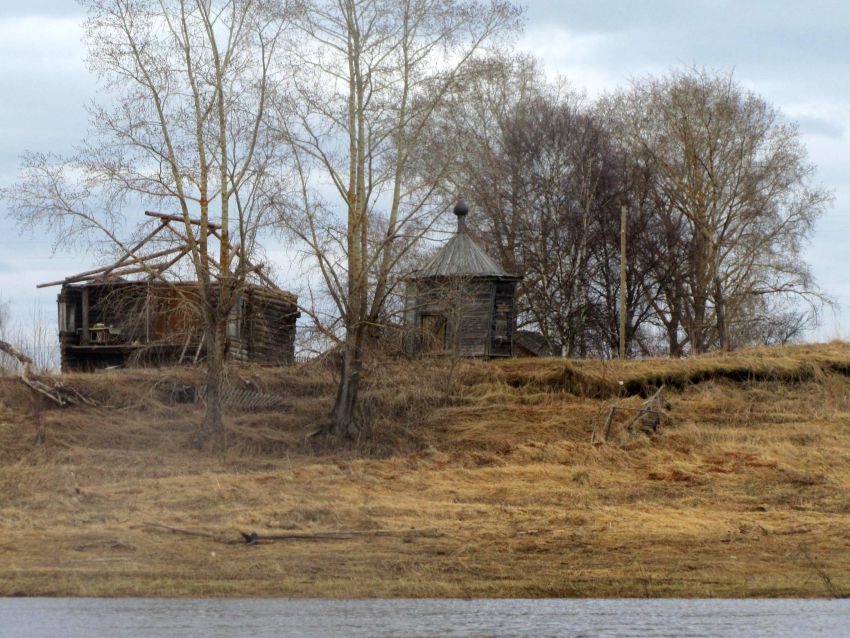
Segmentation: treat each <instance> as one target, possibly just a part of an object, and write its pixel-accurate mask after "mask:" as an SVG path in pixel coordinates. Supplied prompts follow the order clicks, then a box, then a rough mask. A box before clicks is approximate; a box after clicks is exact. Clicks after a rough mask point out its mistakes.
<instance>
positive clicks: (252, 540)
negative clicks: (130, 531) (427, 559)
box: [140, 521, 442, 545]
mask: <svg viewBox="0 0 850 638" xmlns="http://www.w3.org/2000/svg"><path fill="white" fill-rule="evenodd" d="M140 526H141V527H154V528H156V529H161V530H165V531H167V532H170V533H172V534H182V535H184V536H199V537H201V538H210V539H212V540H215V541H219V542H222V543H229V544H233V543H241V542H242V541H239V540H235V539H232V538H227V537H226V536H224V535H222V534H216V533H214V532H208V531H205V530H197V529H186V528H182V527H173V526H171V525H164V524H163V523H156V522H154V521H145V522H143V523H142V524H141V525H140ZM239 533H240V534H241V535H242V538H243V539H244V542H245V543H246V544H248V545H257V544H258V543H274V542H277V541H341V540H350V539H352V538H377V537H379V536H397V537H401V538H404V539H408V538H414V537H419V538H423V537H427V538H436V537H438V536H441V535H442V534H440V533H439V532H438V531H436V530H427V529H425V530H417V529H410V530H376V531H361V530H346V531H339V532H287V533H285V534H262V535H261V534H258V533H257V532H239Z"/></svg>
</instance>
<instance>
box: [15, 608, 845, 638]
mask: <svg viewBox="0 0 850 638" xmlns="http://www.w3.org/2000/svg"><path fill="white" fill-rule="evenodd" d="M19 636H20V637H23V636H26V637H30V636H50V637H54V636H55V637H62V638H83V637H85V638H90V637H96V636H108V637H123V636H128V637H129V636H133V637H134V638H135V637H137V636H146V637H155V638H160V637H161V638H165V637H168V638H171V637H174V636H178V637H180V638H188V637H191V636H204V637H205V638H206V637H217V636H221V637H226V638H242V637H246V638H247V637H251V638H254V637H261V638H262V637H266V636H321V637H332V636H346V637H352V638H359V637H361V636H362V637H369V638H372V637H376V638H378V637H386V638H389V637H397V636H398V637H409V636H440V637H443V636H447V637H448V636H481V637H485V636H487V637H489V636H500V637H501V636H505V637H512V636H535V637H545V636H558V637H560V636H574V637H578V636H588V637H589V636H594V637H595V636H599V637H610V638H625V637H627V636H665V637H666V636H670V637H677V638H678V637H687V636H718V637H720V636H723V637H727V636H738V637H744V636H746V637H749V638H754V637H760V636H789V637H796V636H799V637H809V636H850V601H845V600H840V601H834V600H790V599H784V600H296V599H212V600H210V599H205V600H192V599H185V598H183V599H180V598H176V599H174V598H172V599H150V598H111V599H110V598H106V599H104V598H100V599H95V598H7V599H0V637H2V638H18V637H19Z"/></svg>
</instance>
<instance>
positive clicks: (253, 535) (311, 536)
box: [240, 530, 440, 545]
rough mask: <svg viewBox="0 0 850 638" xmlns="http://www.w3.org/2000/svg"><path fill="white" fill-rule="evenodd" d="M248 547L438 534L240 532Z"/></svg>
mask: <svg viewBox="0 0 850 638" xmlns="http://www.w3.org/2000/svg"><path fill="white" fill-rule="evenodd" d="M240 534H242V538H244V539H245V542H246V543H247V544H248V545H256V544H257V543H273V542H275V541H341V540H349V539H352V538H375V537H378V536H403V537H414V536H418V537H423V536H424V537H431V538H433V537H436V536H439V535H440V534H439V533H438V532H436V531H433V530H399V531H390V530H382V531H369V532H366V531H347V532H289V533H286V534H263V535H262V536H261V535H259V534H257V532H250V533H247V534H246V533H245V532H240Z"/></svg>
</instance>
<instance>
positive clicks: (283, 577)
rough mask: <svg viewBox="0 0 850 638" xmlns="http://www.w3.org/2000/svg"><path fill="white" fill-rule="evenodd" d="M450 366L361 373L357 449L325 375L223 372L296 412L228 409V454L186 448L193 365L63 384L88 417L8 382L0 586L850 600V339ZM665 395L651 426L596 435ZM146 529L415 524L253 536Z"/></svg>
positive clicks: (2, 414)
mask: <svg viewBox="0 0 850 638" xmlns="http://www.w3.org/2000/svg"><path fill="white" fill-rule="evenodd" d="M449 368H450V365H449V363H448V362H439V361H432V362H416V363H409V362H391V363H384V364H381V365H376V366H375V367H374V368H373V369H371V370H369V371H368V374H367V376H366V389H365V392H364V401H363V412H362V417H363V419H364V420H365V421H366V422H368V423H369V424H370V425H371V428H372V436H370V437H369V438H368V439H365V440H363V441H360V442H359V443H357V444H355V445H352V446H346V447H344V448H342V447H339V446H333V445H332V444H331V443H330V442H327V441H321V440H319V439H317V438H315V437H314V438H309V437H308V436H307V435H308V434H309V433H310V432H312V431H313V430H314V429H315V428H316V426H317V425H318V424H319V423H320V422H321V420H322V419H323V418H324V415H325V414H326V413H327V410H328V406H329V404H330V400H331V398H332V392H333V387H334V378H333V374H332V373H331V372H330V371H329V370H328V369H327V368H325V367H322V366H319V365H315V364H314V365H307V366H300V367H297V368H289V369H261V368H256V369H250V368H249V369H244V368H243V369H239V370H233V371H231V373H230V374H231V375H232V378H233V379H235V380H237V381H239V380H244V379H250V380H251V382H252V383H254V384H255V385H256V386H258V387H260V388H262V389H264V390H265V391H267V392H269V393H277V394H280V395H282V396H285V397H286V398H287V400H288V402H289V403H290V406H291V407H290V408H289V409H288V410H285V411H278V412H259V413H244V412H233V413H231V414H229V415H228V427H229V435H228V438H229V445H230V451H229V453H228V456H227V458H226V459H224V460H222V459H217V458H211V457H209V456H208V455H206V454H201V453H197V452H195V451H193V450H192V449H191V448H190V447H188V446H187V441H188V439H189V438H190V435H191V432H192V429H193V428H194V426H195V424H196V423H197V422H198V419H199V415H200V412H199V408H198V407H197V406H195V405H193V404H182V403H176V402H174V394H173V392H172V390H173V388H175V387H180V386H181V385H188V384H193V383H197V382H198V380H199V378H198V377H197V376H196V373H195V372H193V371H191V370H163V371H125V372H117V371H116V372H112V373H108V374H99V375H75V376H70V377H68V378H67V382H68V383H69V384H71V385H73V386H74V387H75V388H77V389H78V390H80V391H83V392H85V393H86V394H88V395H89V396H92V397H94V398H97V399H98V401H99V402H100V404H101V407H98V408H95V409H80V408H73V409H65V410H59V409H53V408H52V407H50V406H44V405H41V404H39V403H38V402H34V401H33V399H32V397H31V396H30V395H29V392H28V391H27V390H26V389H24V388H23V387H22V386H21V385H20V384H18V383H17V382H16V381H15V380H14V379H0V594H5V595H12V594H22V595H187V596H189V595H192V596H197V595H205V596H212V595H240V596H246V595H260V596H264V595H288V596H826V595H831V594H835V593H841V594H844V593H850V552H849V551H848V548H849V547H850V539H848V536H847V532H846V530H847V529H848V524H849V523H850V491H848V488H849V487H850V377H848V373H850V346H848V345H846V344H843V343H832V344H827V345H821V346H799V347H789V348H774V349H762V350H753V351H747V352H743V353H737V354H734V355H729V356H706V357H698V358H694V359H689V360H683V361H667V360H651V361H633V362H627V363H619V362H599V361H573V362H569V363H566V362H564V361H562V360H559V359H550V360H513V361H505V362H500V363H487V362H467V363H463V364H461V365H460V367H459V369H458V370H456V372H455V375H454V377H453V379H451V380H450V379H449ZM620 381H622V382H623V384H622V386H621V385H620V383H619V382H620ZM662 382H663V383H665V384H667V385H668V387H670V388H671V392H670V393H669V395H668V398H669V400H670V403H671V411H670V419H669V422H668V423H667V424H666V426H665V427H664V428H663V429H662V431H661V432H660V434H659V435H658V436H656V437H654V438H652V439H649V438H647V437H645V436H643V435H639V436H628V437H625V436H624V437H622V438H620V439H617V440H615V441H614V442H613V443H609V444H604V445H598V446H592V445H591V444H590V432H591V429H592V427H593V425H594V423H596V422H598V420H599V419H601V418H604V414H605V412H606V410H607V407H608V406H610V405H611V404H612V402H614V401H616V400H619V401H621V402H622V403H623V404H626V405H633V406H637V405H639V404H640V402H641V400H642V399H641V395H645V394H646V393H647V392H649V390H650V388H651V387H654V386H655V385H657V384H659V383H662ZM618 396H619V399H618ZM145 521H158V522H161V523H166V524H169V525H174V526H177V527H185V528H193V529H204V530H209V531H213V532H216V533H217V534H219V535H220V536H221V537H222V538H225V539H236V538H237V537H238V532H239V531H251V530H254V531H257V532H259V533H261V534H262V533H281V532H283V531H288V530H297V531H332V530H363V531H368V530H374V531H386V530H396V531H402V530H410V529H417V530H428V532H429V534H428V535H425V536H410V535H405V534H400V535H396V536H375V537H363V538H356V539H347V540H336V541H321V542H306V541H292V542H281V543H275V544H267V545H257V546H247V545H240V544H231V543H222V542H219V541H216V540H213V539H206V538H197V537H188V536H179V535H172V534H168V533H166V532H163V531H162V530H157V529H154V528H151V527H146V526H144V525H143V523H144V522H145Z"/></svg>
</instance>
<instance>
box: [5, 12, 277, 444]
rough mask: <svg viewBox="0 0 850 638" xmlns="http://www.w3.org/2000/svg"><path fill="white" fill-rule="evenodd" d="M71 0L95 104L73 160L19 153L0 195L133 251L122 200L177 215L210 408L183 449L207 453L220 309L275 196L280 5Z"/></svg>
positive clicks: (17, 210) (218, 369)
mask: <svg viewBox="0 0 850 638" xmlns="http://www.w3.org/2000/svg"><path fill="white" fill-rule="evenodd" d="M82 4H83V5H84V6H85V8H86V9H87V11H88V19H87V21H86V23H85V28H86V42H87V45H88V51H89V58H88V61H89V64H90V67H91V69H92V70H93V71H94V72H96V73H97V75H98V76H99V78H100V79H101V81H102V84H103V88H104V90H105V91H106V92H107V94H108V95H109V97H108V99H107V100H105V103H104V105H103V106H93V107H92V109H91V114H92V118H91V121H92V124H91V126H92V130H91V133H90V135H89V137H88V138H87V139H86V140H85V142H84V143H83V145H82V147H81V148H80V150H79V152H78V153H77V155H76V156H75V157H72V158H56V157H49V156H43V155H34V154H30V155H28V156H27V157H26V158H25V160H24V165H23V168H22V172H21V177H20V180H19V182H18V184H16V185H15V186H14V187H12V188H10V189H8V190H6V191H5V192H4V193H3V195H4V196H5V198H6V199H7V200H8V201H9V202H10V204H11V208H12V209H13V211H14V214H15V215H16V216H17V218H18V219H19V221H21V222H22V223H24V224H29V225H40V226H43V227H46V228H48V229H50V230H51V231H52V232H54V233H55V234H56V236H57V241H61V242H69V241H74V240H79V241H83V242H86V243H88V242H91V241H97V240H99V241H105V242H106V243H107V244H110V245H113V246H117V247H119V248H120V249H121V250H123V251H126V252H129V253H131V254H132V250H131V249H132V247H131V246H128V245H125V244H124V242H123V241H122V239H121V229H122V227H123V225H124V224H125V222H126V218H125V215H126V213H125V210H124V209H125V207H126V206H127V204H128V203H130V204H133V205H138V203H139V202H153V203H155V204H156V205H159V206H161V207H163V208H164V209H166V210H172V211H174V212H176V213H177V215H179V217H180V218H181V219H182V220H183V222H184V223H185V235H184V236H183V237H181V238H180V239H181V240H182V241H185V242H187V243H188V244H189V248H190V252H189V254H190V257H191V264H192V267H193V270H194V276H195V278H196V279H197V281H198V284H199V291H200V295H199V296H200V303H199V308H198V315H199V320H200V322H201V323H202V325H203V330H204V341H205V350H206V403H207V409H206V413H205V416H204V419H203V421H202V423H201V425H200V427H199V429H198V431H197V433H196V435H195V437H194V444H195V445H196V446H197V447H203V446H206V445H208V444H212V446H213V447H214V448H217V449H218V448H221V447H222V446H223V440H224V439H223V433H224V426H223V415H222V405H221V394H220V389H221V383H222V377H223V372H224V357H225V343H226V328H227V318H228V315H229V313H230V311H231V309H232V307H233V305H234V303H235V301H236V299H237V296H238V293H239V291H240V289H241V288H242V287H243V286H244V285H245V281H246V277H247V275H248V274H249V273H248V272H247V269H248V266H247V258H248V256H249V254H250V252H251V250H252V248H253V244H254V240H255V237H256V232H257V229H258V228H259V227H260V225H261V224H262V217H263V215H265V214H266V212H267V211H268V203H269V201H277V200H279V199H280V197H279V191H280V189H281V181H280V175H281V162H282V157H283V154H282V152H281V148H280V145H279V144H278V142H277V141H276V138H273V137H271V136H270V135H269V134H268V133H269V127H268V122H267V118H268V115H269V107H268V105H269V103H270V101H269V96H270V93H271V92H272V91H273V90H274V91H277V90H278V88H279V83H280V82H281V76H280V74H279V73H276V72H275V71H274V68H275V67H274V60H275V58H276V56H277V54H278V49H279V45H280V42H281V40H282V38H283V34H284V29H285V27H286V22H285V19H286V11H287V9H286V7H285V6H284V5H283V4H282V3H281V2H275V1H272V0H83V2H82ZM193 218H197V220H196V221H195V222H193V221H192V220H193ZM213 221H215V224H218V225H220V227H221V230H220V234H218V235H217V234H216V232H215V229H214V227H213V226H212V225H211V224H212V223H213ZM196 228H197V229H198V230H197V235H196ZM231 245H235V246H236V248H235V249H231ZM133 256H134V257H135V255H133ZM151 275H152V276H156V273H151Z"/></svg>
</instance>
